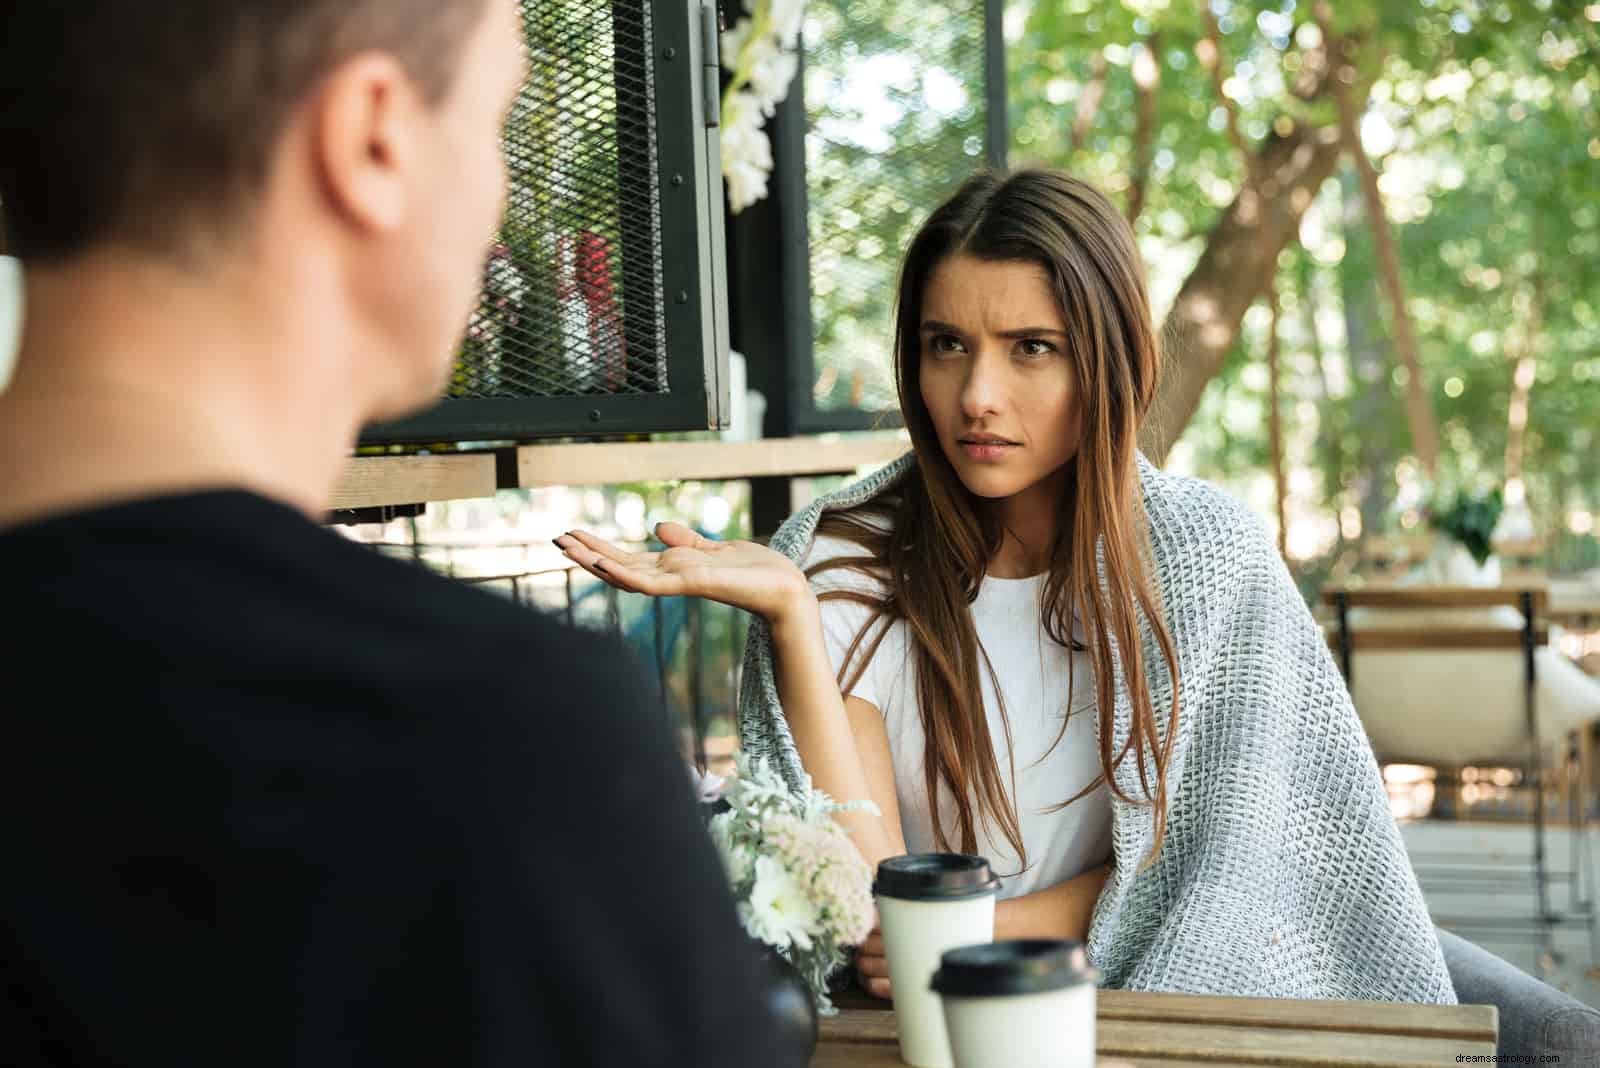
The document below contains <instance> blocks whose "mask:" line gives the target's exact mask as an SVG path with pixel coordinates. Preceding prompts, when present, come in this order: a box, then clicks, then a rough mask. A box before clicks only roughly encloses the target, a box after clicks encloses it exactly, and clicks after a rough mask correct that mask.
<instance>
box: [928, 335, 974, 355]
mask: <svg viewBox="0 0 1600 1068" xmlns="http://www.w3.org/2000/svg"><path fill="white" fill-rule="evenodd" d="M928 351H929V352H931V353H933V354H934V355H935V356H948V355H950V354H951V353H957V352H965V351H966V350H965V349H964V348H962V345H961V340H960V339H959V338H957V337H954V336H952V335H950V334H935V335H934V336H933V337H930V338H929V339H928Z"/></svg>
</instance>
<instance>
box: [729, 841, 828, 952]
mask: <svg viewBox="0 0 1600 1068" xmlns="http://www.w3.org/2000/svg"><path fill="white" fill-rule="evenodd" d="M740 914H741V916H742V917H743V919H744V923H745V929H746V930H748V931H749V932H750V933H751V934H753V935H755V936H756V937H757V938H759V939H761V940H762V941H763V942H766V943H767V944H768V945H770V946H773V947H775V948H777V949H787V948H788V947H789V946H790V945H791V944H793V945H794V946H796V947H797V948H799V949H810V948H811V930H812V928H813V927H815V926H816V923H817V908H816V906H815V905H813V904H812V903H811V899H810V898H809V897H807V896H806V891H805V887H803V886H801V885H800V883H799V881H798V880H796V879H795V878H794V877H793V876H792V875H790V874H789V872H788V870H787V869H785V868H784V866H783V865H782V864H780V863H779V862H778V861H776V860H774V859H773V858H772V857H759V858H757V860H756V883H755V886H754V887H752V888H751V890H750V900H749V902H748V903H747V904H746V905H744V906H743V907H741V909H740Z"/></svg>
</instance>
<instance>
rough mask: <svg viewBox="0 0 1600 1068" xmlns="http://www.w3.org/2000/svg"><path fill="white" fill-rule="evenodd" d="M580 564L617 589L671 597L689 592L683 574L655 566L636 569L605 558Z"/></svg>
mask: <svg viewBox="0 0 1600 1068" xmlns="http://www.w3.org/2000/svg"><path fill="white" fill-rule="evenodd" d="M579 566H581V567H583V569H584V570H585V571H587V572H589V573H590V574H591V575H594V576H595V577H596V578H599V579H603V580H604V581H606V582H609V583H610V584H611V585H613V586H615V587H617V589H619V590H627V591H628V592H629V593H644V594H648V595H650V596H651V597H670V596H673V595H678V594H683V593H685V592H687V591H686V589H685V586H686V584H685V582H684V579H683V576H682V575H674V574H670V573H668V572H663V571H657V570H655V569H654V568H637V569H636V568H631V567H628V566H627V565H626V564H621V563H618V562H617V561H615V560H607V559H604V558H602V559H598V560H595V561H593V562H592V563H589V564H583V563H582V562H581V561H580V563H579Z"/></svg>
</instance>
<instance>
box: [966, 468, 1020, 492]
mask: <svg viewBox="0 0 1600 1068" xmlns="http://www.w3.org/2000/svg"><path fill="white" fill-rule="evenodd" d="M956 477H957V478H959V479H961V484H962V485H963V486H965V487H966V488H967V492H968V493H971V494H972V495H973V496H974V497H982V498H984V499H985V500H991V501H998V500H1004V499H1005V498H1007V497H1013V496H1015V495H1016V494H1018V493H1020V492H1021V491H1022V490H1024V489H1026V488H1027V487H1026V485H1024V484H1023V483H1022V481H1021V480H1020V479H1018V478H1017V477H1016V476H1015V475H1013V474H1011V473H1009V472H1004V471H996V470H995V469H994V468H992V467H980V468H978V469H977V470H973V468H972V466H971V465H958V466H957V467H956Z"/></svg>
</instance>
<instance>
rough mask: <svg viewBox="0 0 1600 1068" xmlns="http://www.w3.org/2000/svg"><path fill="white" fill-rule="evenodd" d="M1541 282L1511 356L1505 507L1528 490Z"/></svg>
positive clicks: (1530, 296) (1537, 281)
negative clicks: (1526, 462)
mask: <svg viewBox="0 0 1600 1068" xmlns="http://www.w3.org/2000/svg"><path fill="white" fill-rule="evenodd" d="M1540 282H1541V280H1540V279H1539V278H1538V277H1535V278H1534V280H1533V285H1532V287H1531V288H1530V289H1529V290H1528V291H1527V292H1528V307H1527V310H1526V312H1524V313H1523V314H1521V315H1519V316H1518V319H1520V320H1521V322H1522V327H1521V329H1519V330H1518V331H1517V334H1516V337H1517V345H1516V348H1515V349H1514V350H1512V353H1511V356H1512V360H1513V361H1514V363H1513V370H1512V372H1511V404H1510V406H1509V407H1508V409H1507V412H1506V491H1505V492H1506V503H1507V504H1522V503H1523V502H1524V500H1525V490H1524V487H1523V484H1522V458H1523V450H1524V448H1525V446H1526V442H1527V437H1528V401H1529V396H1530V394H1531V393H1532V392H1533V380H1534V377H1535V375H1536V374H1537V373H1538V359H1539V333H1540V331H1541V330H1542V329H1543V325H1544V292H1543V288H1544V287H1543V286H1542V285H1541V284H1540Z"/></svg>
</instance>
